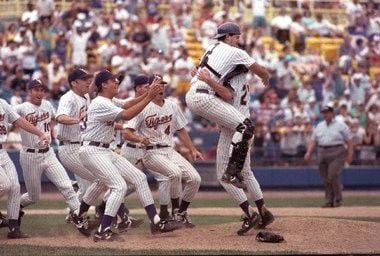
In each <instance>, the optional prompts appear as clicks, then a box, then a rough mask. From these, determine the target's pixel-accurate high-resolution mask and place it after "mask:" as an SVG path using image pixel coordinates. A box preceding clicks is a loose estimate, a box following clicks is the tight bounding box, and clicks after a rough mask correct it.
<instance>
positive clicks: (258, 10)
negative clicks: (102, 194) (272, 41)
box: [252, 0, 267, 16]
mask: <svg viewBox="0 0 380 256" xmlns="http://www.w3.org/2000/svg"><path fill="white" fill-rule="evenodd" d="M266 4H267V0H252V13H253V16H265V5H266Z"/></svg>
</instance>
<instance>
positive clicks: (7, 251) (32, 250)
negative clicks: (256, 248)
mask: <svg viewBox="0 0 380 256" xmlns="http://www.w3.org/2000/svg"><path fill="white" fill-rule="evenodd" d="M78 252H80V254H78ZM294 254H297V253H295V252H281V253H273V252H269V251H268V252H244V251H225V250H221V251H209V250H202V251H199V250H198V251H192V250H175V251H163V250H149V251H148V250H138V251H131V250H126V249H124V250H117V249H100V248H96V249H95V248H94V249H90V248H80V247H48V246H32V245H19V246H17V247H14V246H6V245H0V255H19V256H29V255H38V256H42V255H49V256H55V255H294Z"/></svg>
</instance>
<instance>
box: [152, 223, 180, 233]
mask: <svg viewBox="0 0 380 256" xmlns="http://www.w3.org/2000/svg"><path fill="white" fill-rule="evenodd" d="M182 227H183V225H182V224H181V223H179V222H177V221H170V222H169V221H167V220H160V221H159V222H158V223H157V224H153V223H150V231H151V233H152V234H159V233H167V232H173V231H174V230H177V229H180V228H182Z"/></svg>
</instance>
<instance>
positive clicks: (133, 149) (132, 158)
mask: <svg viewBox="0 0 380 256" xmlns="http://www.w3.org/2000/svg"><path fill="white" fill-rule="evenodd" d="M128 100H129V99H118V98H113V99H112V101H113V103H114V104H115V105H116V106H118V107H122V106H123V105H124V104H125V102H126V101H128ZM141 146H143V145H141V144H139V143H137V144H135V143H132V142H128V141H125V142H124V143H123V146H122V147H121V150H120V155H121V156H122V157H124V158H125V159H127V160H128V161H129V162H130V163H131V164H133V165H134V166H135V167H136V168H137V169H139V170H142V171H143V170H145V169H146V168H145V166H144V164H143V161H142V159H143V156H144V151H143V150H142V149H141ZM150 173H152V174H153V176H154V177H155V179H156V180H157V182H158V193H159V203H160V205H168V204H169V203H170V193H169V192H170V181H169V179H168V178H167V177H166V176H164V175H162V174H160V173H158V172H154V171H150ZM129 191H131V192H133V190H132V189H130V188H128V191H127V195H128V194H129V193H128V192H129Z"/></svg>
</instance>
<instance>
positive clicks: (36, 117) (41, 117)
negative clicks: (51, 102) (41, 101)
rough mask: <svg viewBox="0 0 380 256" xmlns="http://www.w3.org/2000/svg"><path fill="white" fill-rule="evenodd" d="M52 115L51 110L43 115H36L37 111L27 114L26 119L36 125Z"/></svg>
mask: <svg viewBox="0 0 380 256" xmlns="http://www.w3.org/2000/svg"><path fill="white" fill-rule="evenodd" d="M49 117H50V114H49V112H46V113H43V114H41V115H36V114H35V112H33V113H30V114H27V115H26V116H25V119H26V120H27V121H28V122H29V123H32V124H34V125H36V124H37V123H38V122H41V121H44V120H46V119H48V118H49Z"/></svg>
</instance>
